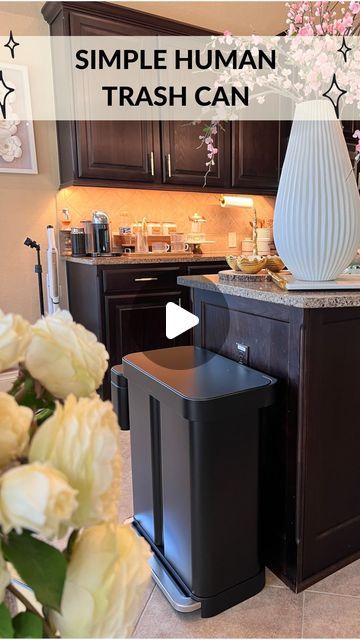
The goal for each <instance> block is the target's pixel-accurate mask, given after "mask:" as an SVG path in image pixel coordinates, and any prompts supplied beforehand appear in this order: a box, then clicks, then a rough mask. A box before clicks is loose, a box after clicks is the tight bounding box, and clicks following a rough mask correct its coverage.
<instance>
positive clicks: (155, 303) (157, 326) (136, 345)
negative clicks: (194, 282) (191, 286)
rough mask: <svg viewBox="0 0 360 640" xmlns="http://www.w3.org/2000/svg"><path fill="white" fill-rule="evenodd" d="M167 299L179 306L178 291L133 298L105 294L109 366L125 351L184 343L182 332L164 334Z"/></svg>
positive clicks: (120, 358) (119, 360) (180, 301)
mask: <svg viewBox="0 0 360 640" xmlns="http://www.w3.org/2000/svg"><path fill="white" fill-rule="evenodd" d="M168 302H173V303H174V304H177V305H180V306H181V305H182V303H183V300H182V296H181V291H175V292H164V293H152V294H140V295H138V296H137V297H136V299H134V297H127V296H126V295H125V296H115V297H112V296H107V297H106V300H105V314H106V326H107V344H106V346H107V348H108V350H109V353H110V364H111V366H112V365H114V364H119V363H120V362H121V360H122V357H123V356H124V355H126V354H128V353H134V352H136V351H145V350H148V349H161V348H165V347H173V346H175V345H177V344H186V342H184V335H182V336H179V338H178V339H174V340H168V339H167V337H166V335H165V324H166V322H165V321H166V305H167V303H168ZM181 339H182V340H181Z"/></svg>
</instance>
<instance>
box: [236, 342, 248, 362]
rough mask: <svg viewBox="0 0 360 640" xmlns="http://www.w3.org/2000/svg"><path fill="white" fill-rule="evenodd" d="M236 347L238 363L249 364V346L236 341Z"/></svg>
mask: <svg viewBox="0 0 360 640" xmlns="http://www.w3.org/2000/svg"><path fill="white" fill-rule="evenodd" d="M236 348H237V350H238V352H239V362H240V364H246V365H248V364H249V347H248V346H247V345H246V344H242V343H241V342H237V343H236Z"/></svg>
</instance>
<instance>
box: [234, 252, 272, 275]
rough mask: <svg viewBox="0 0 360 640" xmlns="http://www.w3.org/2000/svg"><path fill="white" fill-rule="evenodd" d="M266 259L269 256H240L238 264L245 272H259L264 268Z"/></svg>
mask: <svg viewBox="0 0 360 640" xmlns="http://www.w3.org/2000/svg"><path fill="white" fill-rule="evenodd" d="M266 261H267V258H262V257H261V256H250V257H249V258H246V257H244V256H239V257H238V259H237V265H238V267H239V269H240V271H243V273H259V271H261V269H264V267H265V265H266Z"/></svg>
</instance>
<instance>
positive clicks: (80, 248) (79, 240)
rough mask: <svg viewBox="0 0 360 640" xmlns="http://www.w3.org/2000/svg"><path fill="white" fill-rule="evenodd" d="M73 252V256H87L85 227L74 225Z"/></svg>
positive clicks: (72, 236)
mask: <svg viewBox="0 0 360 640" xmlns="http://www.w3.org/2000/svg"><path fill="white" fill-rule="evenodd" d="M70 236H71V253H72V255H73V256H85V255H86V253H85V232H84V229H83V227H72V229H71V232H70Z"/></svg>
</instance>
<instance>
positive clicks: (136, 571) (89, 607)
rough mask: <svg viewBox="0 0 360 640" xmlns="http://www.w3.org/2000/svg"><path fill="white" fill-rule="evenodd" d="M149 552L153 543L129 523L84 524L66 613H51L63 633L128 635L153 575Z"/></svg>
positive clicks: (65, 594)
mask: <svg viewBox="0 0 360 640" xmlns="http://www.w3.org/2000/svg"><path fill="white" fill-rule="evenodd" d="M149 557H150V553H149V546H148V544H147V543H146V542H145V540H143V539H142V538H140V537H139V536H138V535H137V534H136V533H135V532H134V530H133V529H132V528H131V527H130V526H128V525H119V524H117V523H115V522H107V523H102V524H99V525H97V526H95V527H91V528H90V529H85V530H84V531H83V532H82V533H81V534H80V536H79V538H78V540H77V541H76V543H75V545H74V549H73V554H72V557H71V560H70V563H69V566H68V570H67V576H66V581H65V587H64V592H63V598H62V603H61V612H62V614H61V615H60V614H58V613H55V612H52V613H51V618H52V622H53V623H54V626H55V627H56V628H57V629H58V630H59V631H60V635H61V637H62V638H125V637H129V636H130V634H131V632H132V630H133V626H134V624H135V622H136V618H137V616H138V614H139V609H140V605H141V602H142V599H143V595H144V591H145V588H146V586H147V583H148V580H149V576H150V569H149V565H148V558H149ZM84 612H86V613H85V614H84Z"/></svg>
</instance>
